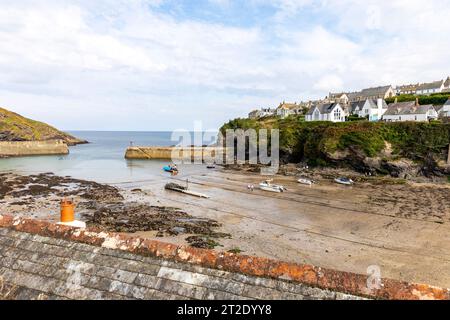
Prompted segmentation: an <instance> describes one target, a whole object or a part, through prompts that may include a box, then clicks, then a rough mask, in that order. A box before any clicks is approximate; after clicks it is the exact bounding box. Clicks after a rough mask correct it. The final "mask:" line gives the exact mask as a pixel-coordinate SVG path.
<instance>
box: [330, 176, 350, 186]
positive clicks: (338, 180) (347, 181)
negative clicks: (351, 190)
mask: <svg viewBox="0 0 450 320" xmlns="http://www.w3.org/2000/svg"><path fill="white" fill-rule="evenodd" d="M334 182H336V183H339V184H344V185H347V186H351V185H352V184H354V182H353V180H352V179H350V178H344V177H340V178H336V179H334Z"/></svg>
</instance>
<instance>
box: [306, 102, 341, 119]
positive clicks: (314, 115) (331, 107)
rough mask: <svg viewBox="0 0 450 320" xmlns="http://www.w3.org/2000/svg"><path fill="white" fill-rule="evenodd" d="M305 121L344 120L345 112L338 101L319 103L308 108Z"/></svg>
mask: <svg viewBox="0 0 450 320" xmlns="http://www.w3.org/2000/svg"><path fill="white" fill-rule="evenodd" d="M305 121H332V122H344V121H345V114H344V110H343V109H342V107H341V105H340V104H339V103H325V104H319V105H316V106H313V107H311V109H309V111H308V112H307V113H306V116H305Z"/></svg>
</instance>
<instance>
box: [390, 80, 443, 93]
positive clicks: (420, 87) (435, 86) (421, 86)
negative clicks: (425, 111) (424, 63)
mask: <svg viewBox="0 0 450 320" xmlns="http://www.w3.org/2000/svg"><path fill="white" fill-rule="evenodd" d="M441 92H450V77H447V79H446V80H439V81H433V82H428V83H416V84H408V85H405V86H398V87H397V88H396V94H397V95H401V94H417V95H429V94H433V93H441Z"/></svg>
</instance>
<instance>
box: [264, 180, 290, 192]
mask: <svg viewBox="0 0 450 320" xmlns="http://www.w3.org/2000/svg"><path fill="white" fill-rule="evenodd" d="M271 182H272V181H271V180H266V181H264V182H261V183H260V184H259V188H260V189H261V190H264V191H270V192H284V191H285V190H286V189H285V188H284V187H283V186H280V185H276V184H272V183H271Z"/></svg>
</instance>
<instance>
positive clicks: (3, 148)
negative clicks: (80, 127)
mask: <svg viewBox="0 0 450 320" xmlns="http://www.w3.org/2000/svg"><path fill="white" fill-rule="evenodd" d="M68 153H69V147H68V146H67V144H66V143H65V142H64V141H63V140H47V141H0V157H20V156H36V155H65V154H68Z"/></svg>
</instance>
